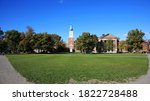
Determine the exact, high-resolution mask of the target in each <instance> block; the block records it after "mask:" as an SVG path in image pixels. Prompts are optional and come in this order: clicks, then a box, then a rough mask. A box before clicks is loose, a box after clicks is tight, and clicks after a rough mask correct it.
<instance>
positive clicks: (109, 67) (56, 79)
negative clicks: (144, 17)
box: [7, 54, 148, 84]
mask: <svg viewBox="0 0 150 101" xmlns="http://www.w3.org/2000/svg"><path fill="white" fill-rule="evenodd" d="M7 57H8V59H9V60H10V62H11V64H12V65H13V66H14V68H15V69H16V70H17V71H18V72H20V74H22V75H23V76H24V77H26V78H27V80H28V81H31V82H34V83H52V84H53V83H68V82H69V80H70V79H73V80H76V81H79V82H81V81H88V80H92V79H97V80H99V81H116V82H124V81H125V80H127V79H129V78H132V77H139V76H140V75H143V74H146V72H147V70H148V58H147V56H146V55H143V54H26V55H8V56H7Z"/></svg>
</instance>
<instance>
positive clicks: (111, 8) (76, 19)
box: [0, 0, 150, 42]
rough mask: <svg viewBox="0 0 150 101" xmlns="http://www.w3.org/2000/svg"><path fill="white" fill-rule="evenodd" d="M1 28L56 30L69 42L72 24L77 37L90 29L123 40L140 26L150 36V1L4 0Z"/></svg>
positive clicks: (1, 0) (1, 9)
mask: <svg viewBox="0 0 150 101" xmlns="http://www.w3.org/2000/svg"><path fill="white" fill-rule="evenodd" d="M0 13H1V14H0V27H1V28H2V29H3V30H4V31H7V30H10V29H16V30H18V31H24V32H25V31H26V26H32V27H33V28H34V30H35V32H37V33H39V32H48V33H56V34H59V35H60V36H62V39H63V40H64V41H66V42H67V38H68V36H69V26H70V24H72V25H73V28H74V36H75V38H77V37H78V36H79V35H81V34H82V32H90V33H91V34H96V35H97V36H98V37H99V36H101V35H102V34H107V33H111V34H113V35H116V36H118V37H119V38H120V39H121V40H124V39H126V34H127V33H128V31H129V30H132V29H135V28H138V29H141V30H142V31H143V32H145V33H146V35H145V37H144V38H145V39H150V0H0Z"/></svg>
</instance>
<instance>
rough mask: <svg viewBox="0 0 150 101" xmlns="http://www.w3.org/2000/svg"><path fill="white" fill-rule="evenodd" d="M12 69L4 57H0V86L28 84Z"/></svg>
mask: <svg viewBox="0 0 150 101" xmlns="http://www.w3.org/2000/svg"><path fill="white" fill-rule="evenodd" d="M28 83H29V82H27V81H26V79H25V78H24V77H22V76H21V75H20V74H19V73H18V72H16V70H15V69H14V68H13V67H12V65H11V64H10V62H9V61H8V59H7V57H6V56H3V55H0V84H28Z"/></svg>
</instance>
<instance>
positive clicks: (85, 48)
mask: <svg viewBox="0 0 150 101" xmlns="http://www.w3.org/2000/svg"><path fill="white" fill-rule="evenodd" d="M97 42H98V38H97V36H96V35H91V34H90V33H89V32H83V33H82V35H81V36H79V37H78V38H77V40H76V47H77V49H79V50H80V51H81V52H82V53H91V52H92V51H93V49H94V47H96V44H97Z"/></svg>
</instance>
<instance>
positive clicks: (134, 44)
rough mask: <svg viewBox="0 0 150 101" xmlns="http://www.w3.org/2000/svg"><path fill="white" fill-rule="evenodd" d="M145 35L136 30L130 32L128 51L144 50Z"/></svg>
mask: <svg viewBox="0 0 150 101" xmlns="http://www.w3.org/2000/svg"><path fill="white" fill-rule="evenodd" d="M144 35H145V33H144V32H142V31H141V30H138V29H135V30H131V31H129V32H128V36H127V43H128V45H129V47H128V51H129V52H133V51H136V52H138V51H139V50H140V49H141V48H142V42H143V37H144Z"/></svg>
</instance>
